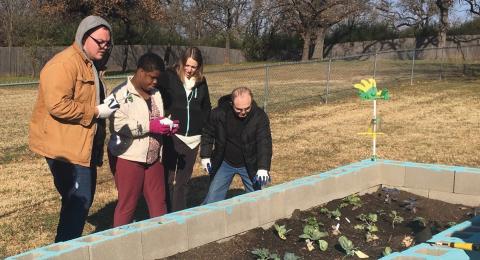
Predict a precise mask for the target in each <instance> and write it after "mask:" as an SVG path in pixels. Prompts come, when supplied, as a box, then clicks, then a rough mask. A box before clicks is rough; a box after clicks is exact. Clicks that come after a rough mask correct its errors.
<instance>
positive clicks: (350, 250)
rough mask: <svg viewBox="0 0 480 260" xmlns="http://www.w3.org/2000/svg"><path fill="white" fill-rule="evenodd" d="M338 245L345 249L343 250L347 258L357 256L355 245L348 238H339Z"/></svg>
mask: <svg viewBox="0 0 480 260" xmlns="http://www.w3.org/2000/svg"><path fill="white" fill-rule="evenodd" d="M338 243H339V244H340V246H341V247H342V248H343V250H345V253H346V254H347V256H353V255H354V254H355V250H356V248H355V246H354V245H353V242H352V241H350V240H349V239H348V238H347V237H346V236H340V237H339V238H338Z"/></svg>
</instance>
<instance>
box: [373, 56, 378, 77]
mask: <svg viewBox="0 0 480 260" xmlns="http://www.w3.org/2000/svg"><path fill="white" fill-rule="evenodd" d="M377 55H378V52H377V50H375V57H374V59H373V78H375V76H376V74H377Z"/></svg>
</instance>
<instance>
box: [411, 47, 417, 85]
mask: <svg viewBox="0 0 480 260" xmlns="http://www.w3.org/2000/svg"><path fill="white" fill-rule="evenodd" d="M416 55H417V49H413V57H412V71H411V72H410V86H412V85H413V71H414V68H415V56H416Z"/></svg>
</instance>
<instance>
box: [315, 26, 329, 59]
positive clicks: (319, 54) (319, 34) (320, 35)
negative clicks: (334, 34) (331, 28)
mask: <svg viewBox="0 0 480 260" xmlns="http://www.w3.org/2000/svg"><path fill="white" fill-rule="evenodd" d="M325 31H326V30H325V28H323V27H320V28H318V29H317V31H316V40H315V47H314V49H313V55H312V59H313V60H315V59H319V60H323V44H324V42H325Z"/></svg>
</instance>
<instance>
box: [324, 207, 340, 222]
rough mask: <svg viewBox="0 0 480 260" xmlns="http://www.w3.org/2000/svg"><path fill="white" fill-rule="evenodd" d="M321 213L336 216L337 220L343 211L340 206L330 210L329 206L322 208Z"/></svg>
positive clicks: (331, 216)
mask: <svg viewBox="0 0 480 260" xmlns="http://www.w3.org/2000/svg"><path fill="white" fill-rule="evenodd" d="M320 213H323V214H325V215H327V217H328V218H334V219H337V220H338V219H340V217H341V216H342V212H340V210H339V209H338V208H337V209H335V210H332V211H330V210H328V209H327V208H321V209H320Z"/></svg>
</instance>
